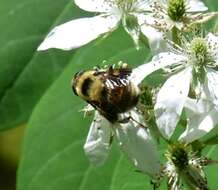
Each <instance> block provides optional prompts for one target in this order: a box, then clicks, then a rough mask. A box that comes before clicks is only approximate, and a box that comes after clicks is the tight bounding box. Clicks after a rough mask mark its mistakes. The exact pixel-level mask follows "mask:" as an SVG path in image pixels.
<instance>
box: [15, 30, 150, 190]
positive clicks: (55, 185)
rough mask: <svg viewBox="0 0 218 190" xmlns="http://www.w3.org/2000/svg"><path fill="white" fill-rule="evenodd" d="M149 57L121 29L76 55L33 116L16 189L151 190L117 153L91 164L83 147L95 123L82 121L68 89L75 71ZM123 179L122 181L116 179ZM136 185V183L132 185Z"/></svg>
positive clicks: (79, 102) (78, 105)
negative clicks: (126, 189)
mask: <svg viewBox="0 0 218 190" xmlns="http://www.w3.org/2000/svg"><path fill="white" fill-rule="evenodd" d="M121 36H122V41H121V40H120V39H121ZM148 56H149V54H148V50H146V49H145V48H143V49H141V50H139V51H136V49H135V47H134V46H133V44H132V41H131V40H130V39H129V37H128V36H127V35H126V34H125V32H124V31H122V30H121V31H120V30H119V31H117V32H115V33H113V35H112V36H110V37H108V38H106V39H103V40H99V41H98V42H97V43H96V44H95V45H89V46H87V47H85V48H83V49H82V50H80V51H79V52H77V54H76V55H75V57H74V59H73V60H72V61H71V64H70V65H69V66H68V67H67V68H66V70H65V72H64V73H63V74H62V75H61V77H60V78H59V79H58V80H57V81H56V82H55V84H54V85H53V86H52V87H51V88H50V89H49V90H48V91H47V93H46V95H45V96H44V97H43V98H42V99H41V101H40V103H39V104H38V105H37V107H36V109H35V111H34V113H33V115H32V117H31V120H30V123H29V127H28V129H27V132H26V138H25V142H24V150H23V157H22V161H21V165H20V168H19V172H18V190H39V189H43V190H49V189H52V190H54V189H57V190H58V189H62V190H71V189H75V190H76V189H80V190H82V189H84V190H85V189H93V190H96V189H103V190H105V189H118V187H120V186H123V185H125V186H126V187H134V186H135V188H137V187H138V186H139V185H140V184H141V185H142V187H146V185H147V186H148V185H149V180H148V178H146V177H144V176H143V175H141V174H138V173H136V172H134V169H133V168H130V167H129V162H128V161H126V160H125V159H123V158H121V157H120V154H119V152H118V151H117V150H116V149H115V150H113V151H112V152H111V156H110V158H109V160H108V162H107V163H106V164H105V165H104V166H103V167H100V168H93V167H91V166H90V165H89V163H88V161H87V158H86V157H85V155H84V152H83V148H82V147H83V144H84V141H85V138H86V135H87V132H88V128H89V125H90V122H91V121H90V120H91V118H89V119H87V118H85V119H83V115H82V113H80V112H78V111H79V110H80V109H82V108H83V106H84V103H83V101H82V100H80V99H79V98H78V97H77V96H74V95H73V93H72V90H71V87H70V81H71V79H72V76H73V74H74V73H75V72H77V71H79V70H81V69H84V68H86V69H87V68H91V67H92V66H94V65H98V64H101V63H102V60H106V61H107V62H108V63H110V64H111V63H117V62H118V61H120V60H122V61H125V62H127V63H129V64H131V65H137V64H142V63H143V61H144V60H145V59H146V57H148ZM148 154H149V153H148ZM123 163H126V164H125V165H123ZM121 170H122V171H121ZM126 174H128V175H126ZM134 174H135V175H134ZM120 175H122V176H121V177H122V178H123V179H122V180H121V181H119V180H118V179H119V178H117V176H120ZM124 178H125V179H126V180H125V179H124ZM136 179H138V180H140V183H138V182H136V181H135V180H136ZM132 180H133V181H135V182H134V184H131V181H132ZM125 181H128V183H129V184H126V183H124V182H125ZM129 185H130V186H129ZM131 189H132V188H131Z"/></svg>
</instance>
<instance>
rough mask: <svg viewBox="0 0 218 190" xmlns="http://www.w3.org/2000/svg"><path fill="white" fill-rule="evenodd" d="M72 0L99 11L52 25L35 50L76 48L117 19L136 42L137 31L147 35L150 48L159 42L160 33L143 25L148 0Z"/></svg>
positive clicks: (111, 27) (107, 29)
mask: <svg viewBox="0 0 218 190" xmlns="http://www.w3.org/2000/svg"><path fill="white" fill-rule="evenodd" d="M75 3H76V5H77V6H78V7H80V8H81V9H83V10H86V11H89V12H97V13H100V14H99V15H97V16H94V17H88V18H80V19H75V20H72V21H69V22H67V23H65V24H62V25H60V26H57V27H55V28H54V29H53V30H52V31H51V32H50V33H49V34H48V36H47V37H46V38H45V40H44V41H43V42H42V44H41V45H40V46H39V47H38V50H46V49H49V48H59V49H63V50H70V49H74V48H78V47H80V46H83V45H85V44H87V43H89V42H90V41H92V40H94V39H96V38H98V37H99V36H101V35H103V34H106V33H108V32H110V31H113V30H115V29H116V28H117V27H118V26H119V24H120V23H122V25H123V26H124V29H125V30H126V31H127V32H128V33H129V34H130V36H131V37H132V38H133V40H134V42H135V44H136V45H137V46H138V43H139V40H140V38H141V33H142V34H144V35H145V36H147V37H148V39H149V42H150V46H151V48H152V49H157V48H159V47H160V46H161V42H160V40H161V39H162V34H161V33H160V32H157V31H156V30H155V29H154V28H152V27H150V26H145V25H144V23H145V18H146V14H147V13H148V12H149V11H150V6H149V4H150V0H75Z"/></svg>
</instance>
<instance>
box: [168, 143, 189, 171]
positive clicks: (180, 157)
mask: <svg viewBox="0 0 218 190" xmlns="http://www.w3.org/2000/svg"><path fill="white" fill-rule="evenodd" d="M170 152H171V156H170V159H171V160H172V162H173V164H174V165H175V166H176V167H177V168H178V169H179V170H184V169H185V168H186V167H187V166H188V162H189V161H188V153H187V152H186V150H185V148H184V147H183V146H182V145H174V146H173V147H171V151H170Z"/></svg>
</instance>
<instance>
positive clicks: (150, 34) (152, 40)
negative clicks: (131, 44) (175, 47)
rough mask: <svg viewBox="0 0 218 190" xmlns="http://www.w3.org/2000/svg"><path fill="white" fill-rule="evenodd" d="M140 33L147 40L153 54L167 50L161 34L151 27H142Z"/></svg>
mask: <svg viewBox="0 0 218 190" xmlns="http://www.w3.org/2000/svg"><path fill="white" fill-rule="evenodd" d="M141 31H142V33H143V34H144V35H145V36H146V37H147V38H148V41H149V46H150V48H151V51H152V53H153V54H156V53H160V52H163V51H165V50H166V49H167V42H166V40H165V39H164V37H163V33H162V32H158V31H157V30H156V29H154V28H153V27H150V26H146V25H142V27H141Z"/></svg>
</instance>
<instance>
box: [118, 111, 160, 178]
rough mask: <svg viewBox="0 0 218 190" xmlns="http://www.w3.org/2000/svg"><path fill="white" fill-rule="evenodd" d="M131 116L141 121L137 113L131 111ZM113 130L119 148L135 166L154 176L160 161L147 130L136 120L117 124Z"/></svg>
mask: <svg viewBox="0 0 218 190" xmlns="http://www.w3.org/2000/svg"><path fill="white" fill-rule="evenodd" d="M131 116H132V117H133V118H134V119H135V120H136V121H138V122H139V123H141V122H142V121H141V118H140V116H139V115H138V113H134V112H132V113H131ZM142 124H143V123H142ZM115 132H116V138H117V141H118V142H119V145H120V146H121V149H122V150H123V152H124V153H125V154H126V155H127V156H128V157H129V159H130V160H131V161H132V162H133V163H134V165H135V166H136V168H137V169H138V170H139V171H141V172H143V173H146V174H148V175H150V176H151V177H155V176H156V175H157V174H158V173H159V171H160V163H159V158H158V152H157V150H156V147H155V144H154V142H153V139H152V138H151V134H150V132H149V130H148V129H145V128H143V127H142V126H139V125H138V124H137V123H136V122H133V121H129V122H128V123H126V124H120V125H119V126H117V128H116V131H115Z"/></svg>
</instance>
